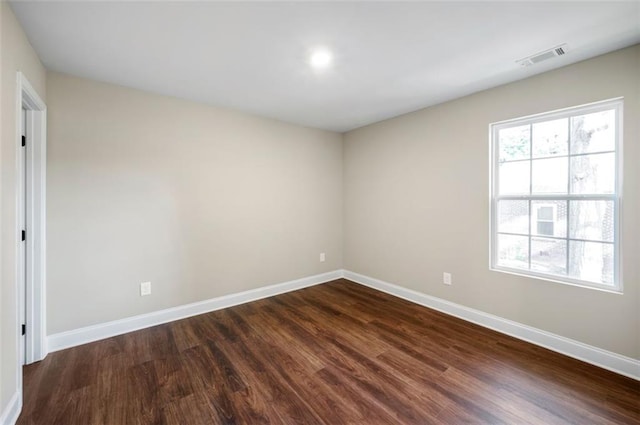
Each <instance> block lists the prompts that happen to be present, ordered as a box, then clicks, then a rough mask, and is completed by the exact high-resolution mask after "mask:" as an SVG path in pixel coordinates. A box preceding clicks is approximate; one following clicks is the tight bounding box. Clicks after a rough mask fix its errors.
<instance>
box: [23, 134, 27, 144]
mask: <svg viewBox="0 0 640 425" xmlns="http://www.w3.org/2000/svg"><path fill="white" fill-rule="evenodd" d="M22 146H27V138H26V136H22Z"/></svg>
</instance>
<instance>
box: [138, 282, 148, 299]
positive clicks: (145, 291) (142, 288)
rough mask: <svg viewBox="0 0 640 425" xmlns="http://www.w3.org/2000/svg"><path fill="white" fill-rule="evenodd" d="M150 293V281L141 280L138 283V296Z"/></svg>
mask: <svg viewBox="0 0 640 425" xmlns="http://www.w3.org/2000/svg"><path fill="white" fill-rule="evenodd" d="M150 294H151V282H142V283H141V284H140V296H141V297H144V296H145V295H150Z"/></svg>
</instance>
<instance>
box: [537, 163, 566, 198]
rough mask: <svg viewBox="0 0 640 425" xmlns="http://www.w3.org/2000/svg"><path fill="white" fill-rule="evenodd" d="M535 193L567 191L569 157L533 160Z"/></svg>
mask: <svg viewBox="0 0 640 425" xmlns="http://www.w3.org/2000/svg"><path fill="white" fill-rule="evenodd" d="M532 166H533V169H532V174H533V193H567V173H568V170H567V167H568V161H567V158H566V157H565V158H551V159H536V160H534V161H532Z"/></svg>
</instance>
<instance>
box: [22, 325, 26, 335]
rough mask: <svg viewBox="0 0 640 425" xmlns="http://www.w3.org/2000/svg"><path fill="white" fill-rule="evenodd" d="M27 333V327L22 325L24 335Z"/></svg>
mask: <svg viewBox="0 0 640 425" xmlns="http://www.w3.org/2000/svg"><path fill="white" fill-rule="evenodd" d="M26 333H27V325H22V335H24V334H26Z"/></svg>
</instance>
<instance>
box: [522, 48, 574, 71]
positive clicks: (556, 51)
mask: <svg viewBox="0 0 640 425" xmlns="http://www.w3.org/2000/svg"><path fill="white" fill-rule="evenodd" d="M565 54H567V45H566V44H561V45H559V46H556V47H553V48H551V49H548V50H545V51H543V52H539V53H536V54H535V55H531V56H529V57H526V58H524V59H520V60H517V61H516V63H518V64H520V65H522V66H531V65H533V64H536V63H539V62H542V61H546V60H547V59H551V58H555V57H556V56H562V55H565Z"/></svg>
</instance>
